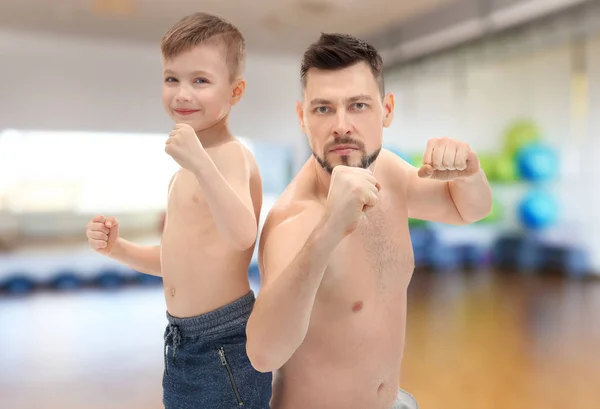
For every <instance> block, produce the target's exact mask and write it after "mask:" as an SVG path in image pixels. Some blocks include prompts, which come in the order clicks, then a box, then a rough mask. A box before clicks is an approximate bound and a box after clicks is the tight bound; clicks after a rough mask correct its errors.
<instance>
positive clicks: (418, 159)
mask: <svg viewBox="0 0 600 409" xmlns="http://www.w3.org/2000/svg"><path fill="white" fill-rule="evenodd" d="M410 163H411V165H413V166H414V167H415V168H420V167H421V166H423V154H422V153H421V154H418V155H413V156H412V158H411V161H410Z"/></svg>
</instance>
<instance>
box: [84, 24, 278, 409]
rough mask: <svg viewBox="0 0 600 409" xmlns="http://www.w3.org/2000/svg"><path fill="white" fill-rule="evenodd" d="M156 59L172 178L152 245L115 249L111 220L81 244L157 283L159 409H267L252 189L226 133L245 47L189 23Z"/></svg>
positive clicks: (248, 158) (224, 30)
mask: <svg viewBox="0 0 600 409" xmlns="http://www.w3.org/2000/svg"><path fill="white" fill-rule="evenodd" d="M161 51H162V55H163V74H164V75H163V92H162V94H163V97H162V100H163V105H164V107H165V109H166V111H167V113H168V114H169V116H170V117H171V119H172V120H173V121H174V122H175V127H174V129H173V131H172V132H171V133H170V136H169V138H168V140H167V141H166V145H165V151H166V153H167V154H169V155H170V156H171V157H172V158H173V159H174V160H175V161H176V162H177V163H178V164H179V165H180V166H181V169H180V170H179V171H178V172H177V173H176V174H175V175H174V177H173V178H172V180H171V182H170V185H169V191H168V203H167V212H166V223H165V228H164V232H163V236H162V241H161V245H160V246H156V247H142V246H139V245H136V244H134V243H131V242H128V241H126V240H124V239H122V238H120V237H119V230H118V228H119V224H118V222H117V220H115V218H114V217H108V218H105V217H104V216H97V217H95V218H93V219H92V221H91V222H90V224H89V225H88V228H87V237H88V240H89V243H90V245H91V247H92V248H94V249H95V250H96V251H98V252H99V253H101V254H104V255H106V256H108V257H111V258H113V259H115V260H118V261H120V262H122V263H123V264H125V265H127V266H130V267H131V268H133V269H135V270H138V271H140V272H142V273H146V274H153V275H157V276H161V277H162V278H163V283H164V292H165V298H166V304H167V319H168V322H169V324H168V326H167V329H166V332H165V348H166V352H165V371H164V374H163V403H164V405H165V407H166V409H171V408H173V409H197V408H204V409H212V408H214V409H220V408H232V407H237V406H242V405H245V406H246V407H248V408H267V407H268V405H269V400H270V398H271V381H272V377H271V374H269V373H260V372H258V371H256V370H255V369H254V368H253V367H252V365H251V364H250V361H249V359H248V356H247V355H246V334H245V328H246V322H247V319H248V317H249V315H250V311H251V309H252V306H253V305H254V294H253V292H252V291H251V290H250V284H249V281H248V266H249V264H250V260H251V258H252V253H253V251H254V245H255V241H256V236H257V228H258V220H259V216H260V209H261V205H262V185H261V177H260V174H259V171H258V167H257V164H256V162H255V159H254V157H253V155H252V154H251V153H250V152H249V151H248V150H247V149H245V148H244V147H243V145H242V144H241V143H240V142H239V141H238V140H237V139H236V138H235V137H233V136H232V134H231V133H230V131H229V129H228V125H227V120H228V116H229V112H230V109H231V107H232V106H233V105H235V104H236V103H237V102H238V101H239V100H240V98H241V97H242V94H243V93H244V89H245V82H244V80H243V79H242V72H243V67H244V60H245V45H244V38H243V37H242V35H241V34H240V32H239V31H238V30H237V29H236V28H235V27H234V26H233V25H231V24H230V23H228V22H227V21H225V20H223V19H221V18H219V17H216V16H211V15H208V14H204V13H197V14H194V15H191V16H188V17H185V18H183V19H182V20H181V21H179V22H178V23H177V24H175V25H174V26H173V27H172V28H171V29H170V30H169V31H168V32H167V33H166V34H165V36H164V37H163V39H162V44H161ZM132 159H134V158H132ZM145 183H152V181H145Z"/></svg>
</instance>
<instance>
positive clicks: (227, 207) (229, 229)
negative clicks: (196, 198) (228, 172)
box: [194, 154, 258, 250]
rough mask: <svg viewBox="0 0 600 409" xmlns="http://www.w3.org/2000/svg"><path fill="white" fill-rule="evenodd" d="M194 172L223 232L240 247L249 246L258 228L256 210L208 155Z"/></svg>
mask: <svg viewBox="0 0 600 409" xmlns="http://www.w3.org/2000/svg"><path fill="white" fill-rule="evenodd" d="M194 175H195V176H196V179H197V180H198V183H199V184H200V187H201V188H202V191H203V193H204V195H205V199H206V202H207V203H208V207H209V208H210V211H211V213H212V215H213V218H214V220H215V223H216V225H217V229H218V230H219V232H220V233H221V235H223V237H225V238H226V239H227V240H228V241H229V242H230V243H231V245H232V246H233V247H234V248H236V249H238V250H246V249H248V248H250V247H251V246H252V245H253V244H254V242H255V241H256V235H257V230H258V226H257V221H256V217H255V214H254V209H252V208H251V207H248V206H247V205H246V204H245V203H244V202H243V201H242V199H241V198H240V197H239V196H238V194H237V193H236V192H235V191H234V189H233V188H232V187H231V186H230V185H229V183H228V182H227V180H226V179H225V178H224V177H223V175H222V174H221V172H220V171H219V169H218V168H217V166H216V165H215V163H214V162H213V161H212V159H211V158H210V157H209V156H208V154H206V156H205V157H204V158H202V160H201V161H199V162H198V164H197V166H196V169H195V170H194ZM248 183H249V181H248ZM248 189H250V187H249V186H248Z"/></svg>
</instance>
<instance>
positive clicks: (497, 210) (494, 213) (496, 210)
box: [480, 199, 502, 223]
mask: <svg viewBox="0 0 600 409" xmlns="http://www.w3.org/2000/svg"><path fill="white" fill-rule="evenodd" d="M501 218H502V207H501V204H500V202H498V201H497V200H495V199H492V210H491V211H490V214H488V215H487V216H486V217H484V218H483V219H481V220H480V222H481V223H497V222H499V221H500V219H501Z"/></svg>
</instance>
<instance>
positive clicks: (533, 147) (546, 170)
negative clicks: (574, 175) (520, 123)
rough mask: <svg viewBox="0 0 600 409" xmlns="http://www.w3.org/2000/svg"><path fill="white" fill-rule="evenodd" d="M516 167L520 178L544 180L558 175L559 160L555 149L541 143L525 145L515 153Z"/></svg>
mask: <svg viewBox="0 0 600 409" xmlns="http://www.w3.org/2000/svg"><path fill="white" fill-rule="evenodd" d="M517 167H518V169H519V174H520V176H521V178H522V179H524V180H527V181H530V182H545V181H548V180H552V179H554V178H556V176H557V175H558V167H559V160H558V154H557V153H556V151H555V150H554V149H552V148H550V147H549V146H546V145H543V144H541V143H532V144H528V145H525V146H524V147H523V148H521V149H520V150H519V152H518V153H517Z"/></svg>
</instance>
